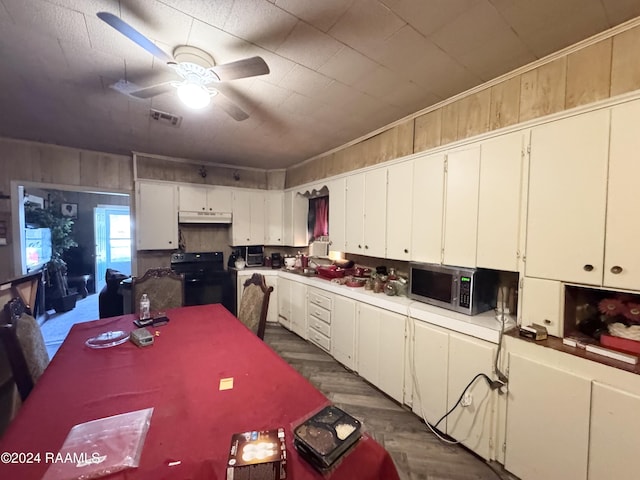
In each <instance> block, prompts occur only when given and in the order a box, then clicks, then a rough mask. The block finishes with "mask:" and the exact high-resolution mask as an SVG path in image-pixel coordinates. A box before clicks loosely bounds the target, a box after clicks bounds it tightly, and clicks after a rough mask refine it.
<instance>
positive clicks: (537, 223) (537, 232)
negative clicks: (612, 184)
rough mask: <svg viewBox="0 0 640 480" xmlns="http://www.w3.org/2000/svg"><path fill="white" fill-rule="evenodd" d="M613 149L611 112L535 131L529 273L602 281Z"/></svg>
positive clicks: (531, 168)
mask: <svg viewBox="0 0 640 480" xmlns="http://www.w3.org/2000/svg"><path fill="white" fill-rule="evenodd" d="M608 148H609V112H608V111H607V110H599V111H595V112H590V113H586V114H583V115H577V116H575V117H571V118H566V119H564V120H559V121H557V122H552V123H548V124H545V125H541V126H539V127H536V128H534V129H533V130H532V132H531V158H530V166H529V170H530V172H529V203H528V214H527V247H526V248H527V250H526V263H525V272H526V274H527V276H529V277H539V278H549V279H552V280H563V281H568V282H576V283H584V284H591V285H600V284H601V282H602V265H603V252H604V228H605V209H606V193H607V183H606V182H607V180H606V179H607V163H608V154H609V152H608ZM625 193H629V192H625Z"/></svg>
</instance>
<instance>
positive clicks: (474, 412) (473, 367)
mask: <svg viewBox="0 0 640 480" xmlns="http://www.w3.org/2000/svg"><path fill="white" fill-rule="evenodd" d="M495 350H496V346H495V345H494V344H492V343H489V342H485V341H482V340H478V339H476V338H473V337H469V336H466V335H461V334H458V333H454V332H452V333H450V334H449V378H448V383H447V399H448V401H447V404H448V408H451V407H453V406H454V405H455V403H456V402H457V401H458V398H459V397H460V395H461V394H462V392H463V390H464V389H465V387H466V386H467V385H468V383H469V382H470V381H471V380H472V379H473V378H474V377H475V376H476V375H477V374H478V373H484V374H486V375H488V376H489V377H490V378H492V375H491V372H492V367H493V359H494V357H495V353H496V352H495ZM496 395H497V393H496V391H495V390H491V389H490V388H489V384H488V383H487V382H486V381H485V380H484V379H483V378H479V379H477V380H476V381H475V382H474V383H473V385H472V386H471V387H470V388H469V389H468V390H467V392H466V396H467V398H468V404H467V406H461V407H458V408H456V409H455V410H454V411H453V412H452V413H451V415H449V417H447V434H448V435H451V436H452V437H453V438H455V439H457V440H459V441H460V442H461V443H462V444H463V445H464V446H465V447H467V448H468V449H470V450H472V451H474V452H475V453H476V454H477V455H480V456H481V457H482V458H484V459H487V460H489V459H492V458H494V452H493V450H492V447H493V445H492V444H493V437H494V410H495V409H494V404H495V401H496ZM465 404H466V402H465Z"/></svg>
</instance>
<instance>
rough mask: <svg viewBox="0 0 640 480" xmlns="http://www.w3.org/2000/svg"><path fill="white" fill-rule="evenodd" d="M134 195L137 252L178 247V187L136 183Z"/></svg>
mask: <svg viewBox="0 0 640 480" xmlns="http://www.w3.org/2000/svg"><path fill="white" fill-rule="evenodd" d="M136 194H137V195H136V232H135V233H136V246H137V248H138V250H173V249H176V248H178V188H177V187H176V186H175V185H170V184H158V183H145V182H138V188H137V191H136Z"/></svg>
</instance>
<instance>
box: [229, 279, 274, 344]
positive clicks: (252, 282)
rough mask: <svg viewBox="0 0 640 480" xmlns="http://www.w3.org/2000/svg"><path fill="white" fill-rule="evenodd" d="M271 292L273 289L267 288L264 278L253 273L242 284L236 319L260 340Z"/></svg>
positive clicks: (262, 337)
mask: <svg viewBox="0 0 640 480" xmlns="http://www.w3.org/2000/svg"><path fill="white" fill-rule="evenodd" d="M271 292H273V287H267V285H266V283H265V280H264V276H262V275H260V274H259V273H254V274H253V275H252V276H251V278H249V279H248V280H247V281H246V282H244V289H243V291H242V298H241V299H240V308H238V319H240V321H241V322H242V323H244V324H245V325H246V326H247V327H249V329H250V330H251V331H252V332H253V333H255V334H256V335H257V336H258V337H259V338H261V339H264V329H265V326H266V324H267V310H268V308H269V296H270V295H271Z"/></svg>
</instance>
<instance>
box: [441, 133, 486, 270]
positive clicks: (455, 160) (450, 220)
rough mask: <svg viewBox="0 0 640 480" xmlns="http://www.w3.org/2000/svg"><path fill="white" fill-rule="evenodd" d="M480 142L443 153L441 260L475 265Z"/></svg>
mask: <svg viewBox="0 0 640 480" xmlns="http://www.w3.org/2000/svg"><path fill="white" fill-rule="evenodd" d="M479 183H480V145H478V144H475V145H473V146H471V147H465V148H464V149H460V150H454V151H451V152H449V153H448V154H447V171H446V190H445V215H444V235H443V237H444V245H443V246H444V256H443V261H442V263H444V264H446V265H456V266H461V267H475V266H476V243H477V232H478V189H479Z"/></svg>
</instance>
